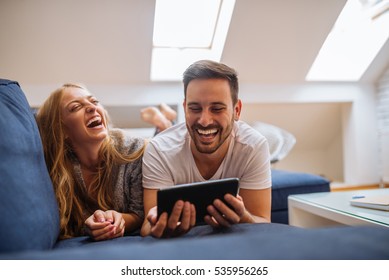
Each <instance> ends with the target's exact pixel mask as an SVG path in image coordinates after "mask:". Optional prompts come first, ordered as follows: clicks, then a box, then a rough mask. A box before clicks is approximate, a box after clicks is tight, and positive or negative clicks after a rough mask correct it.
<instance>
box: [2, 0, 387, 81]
mask: <svg viewBox="0 0 389 280" xmlns="http://www.w3.org/2000/svg"><path fill="white" fill-rule="evenodd" d="M345 2H346V0H272V1H268V0H266V1H265V0H237V1H236V4H235V10H234V14H233V17H232V22H231V25H230V30H229V33H228V36H227V40H226V45H225V50H224V53H223V56H222V62H224V63H227V64H228V65H231V66H233V67H234V68H236V69H237V70H238V72H239V77H240V80H241V82H249V83H260V84H288V83H303V82H304V78H305V75H306V73H307V71H308V70H309V68H310V66H311V64H312V62H313V60H314V58H315V56H316V54H317V53H318V51H319V49H320V47H321V45H322V43H323V42H324V40H325V38H326V36H327V34H328V32H329V31H330V29H331V27H332V25H333V23H334V21H335V19H336V18H337V16H338V14H339V13H340V11H341V9H342V8H343V5H344V3H345ZM154 7H155V1H153V0H142V1H141V0H115V1H107V0H83V1H78V0H68V1H60V0H30V1H14V0H1V2H0V36H1V37H0V38H1V44H0V61H1V64H0V76H2V77H6V78H11V79H15V80H18V81H19V82H21V83H22V84H52V83H62V82H63V81H69V80H76V81H82V82H84V83H85V84H92V83H93V84H148V83H150V81H149V76H150V61H151V48H152V32H153V30H152V29H153V16H154ZM388 50H389V43H387V44H386V45H385V47H384V49H383V50H382V51H381V53H380V54H379V59H377V60H376V61H375V62H374V64H373V67H371V68H370V69H369V71H368V73H367V74H366V75H365V77H364V80H365V81H368V82H370V81H375V80H376V79H377V77H379V75H380V74H381V73H382V72H383V69H384V67H385V66H386V65H388V61H389V51H388Z"/></svg>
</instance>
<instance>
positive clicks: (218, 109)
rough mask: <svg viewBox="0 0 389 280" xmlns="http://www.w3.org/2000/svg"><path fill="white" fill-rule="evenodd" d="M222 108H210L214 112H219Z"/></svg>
mask: <svg viewBox="0 0 389 280" xmlns="http://www.w3.org/2000/svg"><path fill="white" fill-rule="evenodd" d="M223 110H224V108H223V107H221V108H219V107H216V108H212V111H213V112H215V113H219V112H221V111H223Z"/></svg>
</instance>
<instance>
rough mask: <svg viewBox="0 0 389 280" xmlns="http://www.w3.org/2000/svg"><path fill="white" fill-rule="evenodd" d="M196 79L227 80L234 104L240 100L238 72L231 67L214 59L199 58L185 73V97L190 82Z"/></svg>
mask: <svg viewBox="0 0 389 280" xmlns="http://www.w3.org/2000/svg"><path fill="white" fill-rule="evenodd" d="M195 79H225V80H227V81H228V83H229V85H230V90H231V98H232V102H233V104H234V105H235V104H236V103H237V102H238V92H239V84H238V73H237V72H236V71H235V70H234V69H232V68H231V67H229V66H227V65H225V64H223V63H219V62H215V61H212V60H199V61H197V62H195V63H193V64H192V65H190V66H189V67H188V68H187V69H186V70H185V72H184V75H183V82H184V94H185V98H186V90H187V88H188V84H189V83H190V81H192V80H195Z"/></svg>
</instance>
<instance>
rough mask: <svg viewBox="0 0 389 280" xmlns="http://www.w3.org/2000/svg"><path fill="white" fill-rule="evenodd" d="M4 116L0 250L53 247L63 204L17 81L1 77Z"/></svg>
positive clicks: (0, 151) (1, 128)
mask: <svg viewBox="0 0 389 280" xmlns="http://www.w3.org/2000/svg"><path fill="white" fill-rule="evenodd" d="M0 115H1V117H0V213H2V216H3V219H2V221H1V227H0V252H10V251H20V250H27V249H50V248H52V247H53V246H54V244H55V242H56V240H57V237H58V233H59V216H58V206H57V202H56V199H55V196H54V192H53V186H52V184H51V180H50V177H49V175H48V172H47V168H46V164H45V161H44V156H43V151H42V144H41V140H40V136H39V132H38V127H37V125H36V122H35V119H34V117H33V115H32V113H31V111H30V107H29V105H28V102H27V100H26V98H25V96H24V93H23V92H22V91H21V89H20V87H19V85H18V83H16V82H12V81H8V80H0ZM4 217H5V219H4Z"/></svg>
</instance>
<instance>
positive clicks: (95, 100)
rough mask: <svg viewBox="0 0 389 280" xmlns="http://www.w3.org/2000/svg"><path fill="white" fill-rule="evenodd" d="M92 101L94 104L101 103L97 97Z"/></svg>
mask: <svg viewBox="0 0 389 280" xmlns="http://www.w3.org/2000/svg"><path fill="white" fill-rule="evenodd" d="M91 102H92V103H93V104H95V105H97V104H99V103H100V102H99V100H97V99H94V100H92V101H91Z"/></svg>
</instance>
